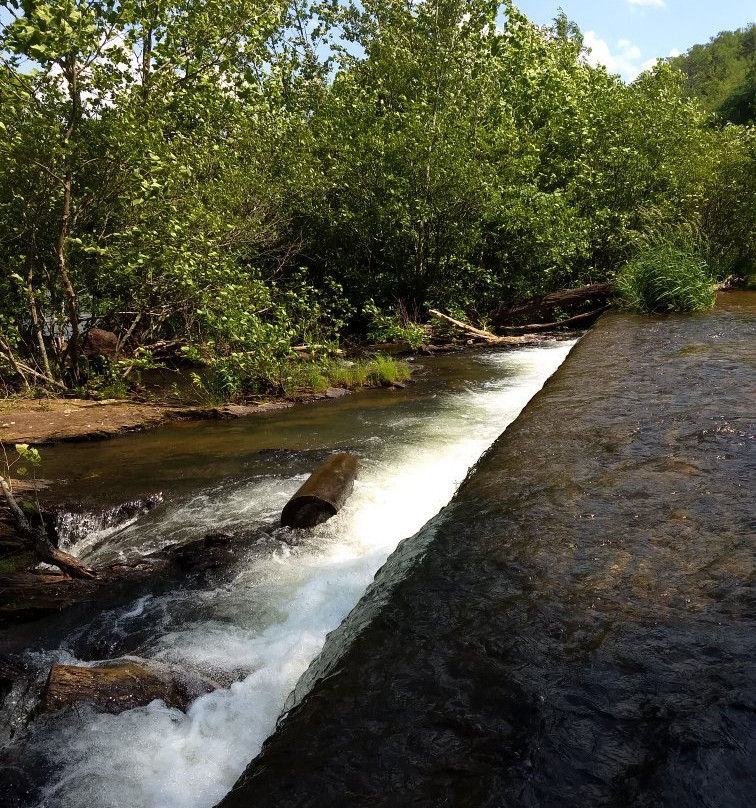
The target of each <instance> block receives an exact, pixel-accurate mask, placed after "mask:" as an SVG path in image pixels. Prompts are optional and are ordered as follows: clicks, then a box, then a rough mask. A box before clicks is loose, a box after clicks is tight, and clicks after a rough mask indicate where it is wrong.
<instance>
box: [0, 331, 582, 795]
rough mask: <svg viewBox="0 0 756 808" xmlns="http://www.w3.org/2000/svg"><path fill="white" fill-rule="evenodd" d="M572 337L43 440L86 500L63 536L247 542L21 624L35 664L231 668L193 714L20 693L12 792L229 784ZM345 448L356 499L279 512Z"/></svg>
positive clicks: (217, 676)
mask: <svg viewBox="0 0 756 808" xmlns="http://www.w3.org/2000/svg"><path fill="white" fill-rule="evenodd" d="M572 344H573V343H571V342H557V343H545V344H544V345H543V346H542V347H537V348H526V349H522V350H516V351H511V352H484V353H479V354H472V355H470V354H468V355H464V356H451V357H446V358H436V359H435V360H433V361H432V362H431V363H429V364H430V365H432V368H431V370H430V371H429V372H426V373H423V372H422V371H421V372H420V373H418V374H417V377H418V380H417V382H416V383H414V384H412V385H410V386H409V387H408V388H407V389H406V390H404V391H400V392H393V393H392V392H385V391H371V392H363V393H360V394H358V395H355V396H350V397H346V398H342V399H339V400H337V401H329V402H323V403H318V404H312V405H307V406H302V407H298V408H295V409H293V410H288V411H282V412H277V413H273V414H268V415H264V416H260V417H258V418H252V419H245V420H239V421H233V422H205V423H199V424H198V423H178V424H173V425H169V426H166V427H163V428H161V429H158V430H154V431H152V432H149V433H144V434H141V435H134V436H129V437H125V438H118V439H114V440H111V441H108V442H104V443H99V444H94V445H89V446H83V445H77V446H58V447H54V448H51V449H48V450H45V452H44V474H45V476H47V477H50V478H53V479H65V480H67V483H66V485H64V486H62V487H59V488H57V489H56V490H55V491H54V493H53V496H57V497H58V498H60V499H62V500H65V501H77V502H83V503H84V504H83V506H82V509H79V510H77V511H75V512H68V513H66V512H65V511H64V512H63V515H62V516H61V517H60V518H59V524H60V529H61V533H62V538H63V543H64V546H65V547H66V549H69V550H70V551H72V552H74V553H76V554H79V555H80V556H81V557H83V558H84V559H85V560H87V561H88V562H90V563H92V564H97V563H105V562H109V561H113V560H115V559H124V560H133V559H134V558H135V557H137V556H138V555H140V554H143V553H146V552H150V551H153V550H156V549H158V548H160V547H163V546H165V545H166V544H169V543H183V542H187V541H191V540H194V539H198V538H201V537H202V536H204V535H205V534H207V533H212V532H218V531H223V532H226V533H229V534H232V535H233V536H234V543H233V546H234V548H235V550H234V553H235V555H234V557H233V559H232V561H231V563H230V564H229V565H227V566H225V567H224V568H223V569H220V570H215V571H212V572H210V573H208V574H205V575H204V576H200V577H199V578H197V579H196V580H194V581H193V583H192V585H190V586H186V585H184V586H171V585H168V584H166V585H164V586H163V587H162V588H160V589H159V590H156V591H140V592H138V593H135V594H134V597H133V598H131V599H130V600H129V602H128V603H126V604H124V605H116V606H112V607H110V608H107V609H105V611H102V610H99V611H94V610H90V611H87V610H86V609H83V610H82V609H79V610H76V609H74V610H73V611H72V615H73V616H71V615H68V616H66V615H64V616H62V617H61V618H59V619H57V621H56V620H48V621H45V622H43V623H40V624H35V625H32V626H27V627H24V628H23V629H21V628H19V629H17V630H16V634H15V636H16V641H17V642H18V641H19V640H20V639H23V640H24V641H25V642H30V643H33V647H32V648H31V650H29V651H27V652H26V654H25V657H24V659H25V662H26V663H27V665H29V666H30V667H31V668H32V669H34V670H36V671H38V676H39V679H40V681H41V680H42V677H43V676H44V672H45V671H46V670H47V669H49V666H50V665H51V664H53V663H56V662H62V663H69V664H97V663H98V661H100V660H102V659H104V658H113V657H120V656H126V655H137V656H140V657H147V658H152V659H156V660H160V661H163V662H169V663H174V664H178V665H181V666H182V667H185V668H186V669H188V670H194V671H197V672H199V673H201V674H203V675H205V676H208V677H210V678H212V679H213V680H214V681H216V682H217V683H218V687H217V689H216V690H214V691H213V692H212V693H209V694H208V695H205V696H201V697H200V698H198V699H196V700H195V701H194V702H193V703H192V704H191V705H190V707H189V708H188V710H187V712H186V713H183V712H180V711H178V710H175V709H169V708H167V707H166V706H165V705H164V704H163V703H162V702H153V703H152V704H150V705H149V706H147V707H144V708H138V709H134V710H130V711H128V712H125V713H122V714H121V715H108V714H103V713H99V712H97V711H96V710H95V709H94V708H92V707H89V706H81V707H79V708H77V709H70V710H67V711H65V712H63V713H61V714H57V715H53V716H46V717H40V718H37V719H35V720H34V721H33V722H31V723H30V724H29V725H28V726H26V725H25V722H26V719H27V717H28V716H27V715H26V714H25V712H24V710H25V708H26V709H28V705H25V704H24V700H23V698H21V697H20V696H18V694H15V696H14V694H12V696H14V697H11V698H9V699H7V700H6V705H5V709H4V715H2V716H0V728H1V729H2V732H3V733H4V738H3V739H2V740H3V741H4V743H5V749H4V751H3V753H2V756H1V759H0V764H2V765H3V766H4V768H0V777H3V778H4V779H5V781H6V783H8V784H11V785H12V786H13V787H12V788H11V789H10V794H11V796H10V797H9V799H10V800H11V802H10V803H9V805H11V806H32V805H34V806H44V807H45V808H63V807H64V806H65V808H124V807H125V806H128V808H209V806H212V805H214V804H215V803H216V802H218V800H220V799H221V798H222V797H223V795H224V794H225V793H226V792H227V791H228V790H229V788H231V786H232V785H233V784H234V782H235V780H236V779H237V777H238V776H239V774H240V773H241V772H242V770H243V769H244V767H245V766H246V765H247V763H248V762H249V760H250V759H251V758H253V757H254V756H255V755H256V754H257V753H258V752H259V750H260V748H261V746H262V743H263V741H264V740H265V738H266V737H267V736H269V735H270V734H271V732H273V730H274V728H275V726H276V720H277V718H278V716H279V714H280V713H281V710H282V709H283V707H284V703H285V701H286V698H287V696H288V695H289V693H290V692H291V691H292V689H293V688H294V686H295V685H296V683H297V681H298V679H299V678H300V676H301V675H302V673H303V672H304V671H305V670H306V668H307V666H308V665H309V663H310V662H311V661H312V660H313V658H315V657H316V656H317V655H318V653H319V652H320V650H321V648H322V646H323V643H324V641H325V637H326V635H327V634H328V632H330V631H332V630H333V629H335V628H336V627H337V626H338V625H339V623H340V622H341V621H342V619H343V618H344V617H345V616H346V615H347V614H348V613H349V611H350V610H351V609H352V607H353V606H354V605H355V603H356V602H357V601H358V600H359V598H360V596H361V595H362V593H363V592H364V590H365V588H366V586H368V584H369V583H370V582H371V580H372V578H373V576H374V574H375V573H376V571H377V570H378V569H379V568H380V567H381V565H382V564H383V563H384V562H385V561H386V559H387V557H388V556H389V555H390V554H391V553H392V551H393V550H394V549H395V548H396V546H397V544H398V543H399V542H400V541H401V540H403V539H405V538H407V537H409V536H411V535H412V534H414V533H415V532H416V531H418V530H419V529H420V528H421V527H422V526H423V525H424V524H425V523H426V522H427V521H428V520H429V519H431V518H432V517H433V516H434V515H435V514H436V513H437V512H438V511H439V509H441V508H443V506H444V505H445V504H446V503H447V502H448V501H449V499H450V498H451V497H452V495H453V494H454V492H455V490H456V489H457V487H458V486H459V484H460V483H461V481H462V480H463V479H464V478H465V476H466V474H467V472H468V469H469V468H470V467H471V466H472V465H473V464H474V463H475V462H476V461H477V460H478V458H479V457H480V456H481V454H482V453H483V452H485V450H486V449H487V448H488V447H489V446H490V444H491V443H492V442H493V441H494V440H495V439H496V438H497V436H498V435H499V434H500V433H501V432H502V430H504V428H505V427H506V426H507V425H508V424H509V423H510V422H511V421H513V420H514V419H515V418H516V416H517V415H518V413H519V412H520V411H521V409H522V408H523V406H525V404H526V403H527V402H528V400H529V399H530V398H531V397H532V396H533V394H534V393H535V392H536V391H537V390H538V389H539V388H540V387H541V386H542V384H543V383H544V381H545V380H546V379H547V378H548V376H549V375H550V374H551V373H553V371H554V370H555V369H556V368H557V367H558V366H559V364H560V363H561V362H562V361H563V360H564V358H565V357H566V355H567V354H568V352H569V350H570V348H571V347H572ZM333 451H350V452H354V453H355V454H357V455H358V456H359V458H360V463H361V468H360V473H359V477H358V480H357V482H356V485H355V491H354V494H353V495H352V497H351V498H350V500H349V501H348V503H347V504H346V506H345V507H344V509H343V510H342V511H341V512H340V513H339V514H338V516H336V517H335V518H333V519H332V520H330V521H329V522H327V523H325V524H323V525H320V526H318V527H317V528H315V529H314V530H312V531H308V532H304V531H302V532H294V533H292V532H291V531H288V530H287V529H281V528H279V527H278V524H277V520H278V515H279V514H280V511H281V508H282V506H283V505H284V504H285V503H286V501H287V499H288V498H289V497H290V496H291V495H292V494H293V492H294V491H295V490H296V489H297V488H298V487H299V485H300V484H301V483H302V481H303V480H304V479H306V476H307V474H308V473H309V471H311V470H312V468H314V467H315V466H316V465H317V464H318V463H319V462H321V461H322V460H323V459H324V458H326V457H327V456H328V455H329V454H330V453H331V452H333ZM158 492H160V496H158ZM149 497H151V498H152V504H155V503H157V504H156V505H155V507H153V508H151V510H149V512H145V511H142V510H140V509H139V508H137V509H136V513H135V514H134V515H132V516H130V518H128V519H127V520H126V521H125V522H124V521H123V520H121V521H120V522H119V520H118V519H117V518H116V516H117V515H118V514H122V513H123V511H122V510H121V511H111V512H110V518H108V514H105V517H103V516H102V515H99V516H98V515H97V511H98V507H101V503H102V502H104V501H111V502H113V503H118V502H122V501H126V500H134V501H144V500H145V498H149ZM87 503H90V504H89V506H88V505H87ZM95 503H100V505H99V506H98V505H96V504H95ZM88 507H89V508H90V510H91V511H92V513H88V511H87V508H88ZM113 514H116V516H114V515H113ZM6 793H8V792H6ZM3 808H5V805H3Z"/></svg>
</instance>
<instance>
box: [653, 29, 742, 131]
mask: <svg viewBox="0 0 756 808" xmlns="http://www.w3.org/2000/svg"><path fill="white" fill-rule="evenodd" d="M669 62H670V64H671V65H672V66H673V67H676V68H677V69H678V70H681V71H682V72H683V73H684V74H685V76H686V88H687V91H688V94H689V95H691V96H696V97H697V98H699V99H700V100H701V102H702V103H703V105H704V106H705V107H706V108H707V109H708V110H710V111H711V112H716V113H717V114H719V115H720V116H721V117H722V118H723V120H725V121H731V122H732V123H753V122H754V121H756V25H754V24H751V25H749V26H748V27H746V28H739V29H738V30H737V31H722V33H720V34H717V36H715V37H712V39H711V40H710V41H709V42H708V44H706V45H694V46H693V47H692V48H691V49H690V50H689V51H688V52H687V53H685V54H683V55H682V56H677V57H675V58H673V59H670V60H669Z"/></svg>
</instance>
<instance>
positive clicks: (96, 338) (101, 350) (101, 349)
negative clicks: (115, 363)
mask: <svg viewBox="0 0 756 808" xmlns="http://www.w3.org/2000/svg"><path fill="white" fill-rule="evenodd" d="M117 349H118V337H117V336H116V335H115V334H114V333H113V332H112V331H105V329H103V328H90V329H89V330H88V331H87V332H85V334H84V337H83V339H82V341H81V352H82V354H83V355H84V356H89V357H92V356H106V357H107V358H108V359H112V358H113V357H114V356H115V355H116V351H117Z"/></svg>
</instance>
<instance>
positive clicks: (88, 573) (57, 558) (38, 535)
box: [0, 477, 95, 578]
mask: <svg viewBox="0 0 756 808" xmlns="http://www.w3.org/2000/svg"><path fill="white" fill-rule="evenodd" d="M0 492H2V495H3V497H4V499H5V503H6V505H7V506H8V508H9V510H10V512H11V515H12V516H13V520H14V522H15V524H16V531H17V532H18V535H19V536H20V537H21V539H22V540H23V542H24V544H25V546H26V547H28V549H29V550H31V551H32V552H33V553H34V554H35V555H36V556H37V558H39V560H40V561H43V562H44V563H46V564H52V565H53V566H55V567H58V568H59V569H61V570H63V572H65V573H67V574H68V575H70V576H71V577H72V578H94V577H95V573H94V572H93V571H92V570H91V569H89V568H88V567H87V566H86V565H85V564H82V563H81V561H79V560H78V559H77V558H74V557H73V556H72V555H69V554H68V553H65V552H63V551H62V550H59V549H58V548H57V547H55V545H53V544H52V542H51V541H50V539H49V538H48V537H47V534H46V533H45V532H44V531H43V530H41V529H39V528H35V527H32V525H31V524H30V523H29V520H28V519H27V518H26V515H25V514H24V512H23V511H22V510H21V508H20V507H19V505H18V503H17V502H16V499H15V497H14V496H13V491H12V490H11V487H10V485H9V483H8V481H7V480H6V479H5V478H4V477H0Z"/></svg>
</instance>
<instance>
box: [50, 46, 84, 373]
mask: <svg viewBox="0 0 756 808" xmlns="http://www.w3.org/2000/svg"><path fill="white" fill-rule="evenodd" d="M61 66H62V67H63V73H64V75H65V77H66V80H67V81H68V90H69V99H70V102H71V107H70V115H69V119H68V125H67V127H66V131H65V134H64V136H63V146H64V148H65V150H66V152H68V150H69V149H70V146H71V142H72V140H73V138H74V135H75V134H76V127H77V124H78V122H79V117H80V115H81V98H80V91H79V83H78V79H79V76H78V69H77V65H76V57H75V55H73V54H70V55H69V56H67V57H66V58H65V59H64V60H63V61H62V64H61ZM73 195H74V178H73V170H72V167H71V156H70V154H67V155H66V170H65V173H64V178H63V208H62V210H61V214H60V227H59V230H58V239H57V242H56V245H55V257H56V262H57V269H58V275H59V276H60V279H61V281H62V283H63V290H64V292H65V297H66V309H67V313H68V319H69V323H70V326H71V338H70V339H69V341H68V355H69V357H70V359H71V373H72V376H73V380H74V382H77V381H78V379H79V336H80V335H79V301H78V298H77V295H76V290H75V289H74V286H73V283H72V282H71V276H70V274H69V272H68V263H67V260H66V242H67V240H68V227H69V222H70V219H71V208H72V204H73Z"/></svg>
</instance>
